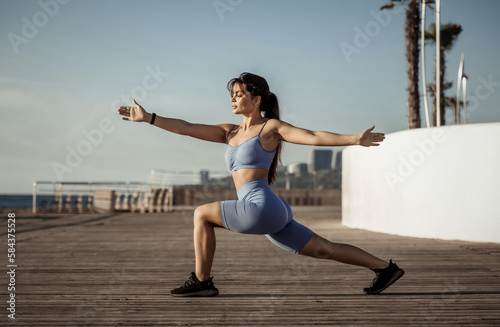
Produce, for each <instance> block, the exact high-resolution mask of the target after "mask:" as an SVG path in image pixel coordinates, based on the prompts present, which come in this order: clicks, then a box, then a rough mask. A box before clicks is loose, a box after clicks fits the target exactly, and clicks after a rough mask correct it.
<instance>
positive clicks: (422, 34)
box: [420, 0, 430, 128]
mask: <svg viewBox="0 0 500 327" xmlns="http://www.w3.org/2000/svg"><path fill="white" fill-rule="evenodd" d="M426 5H427V4H426V2H425V0H423V1H422V23H421V30H420V49H421V53H422V54H421V55H422V84H423V90H422V91H423V93H424V108H425V122H426V123H427V128H429V127H430V122H429V121H430V119H429V104H428V103H427V79H426V77H425V6H426Z"/></svg>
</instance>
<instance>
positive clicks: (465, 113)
mask: <svg viewBox="0 0 500 327" xmlns="http://www.w3.org/2000/svg"><path fill="white" fill-rule="evenodd" d="M462 90H463V95H462V99H463V100H462V101H463V102H464V124H467V75H465V74H464V76H463V77H462Z"/></svg>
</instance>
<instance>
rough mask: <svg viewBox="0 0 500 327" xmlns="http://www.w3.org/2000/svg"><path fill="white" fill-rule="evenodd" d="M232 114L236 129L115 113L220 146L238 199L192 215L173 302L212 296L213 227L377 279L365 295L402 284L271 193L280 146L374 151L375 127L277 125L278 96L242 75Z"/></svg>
mask: <svg viewBox="0 0 500 327" xmlns="http://www.w3.org/2000/svg"><path fill="white" fill-rule="evenodd" d="M227 87H228V90H229V91H230V94H231V103H232V107H233V113H234V114H239V115H242V117H243V121H242V123H241V124H239V125H233V124H220V125H202V124H192V123H189V122H186V121H183V120H179V119H173V118H164V117H159V116H156V114H154V113H153V114H150V113H148V112H146V111H145V110H144V109H143V108H142V107H141V106H140V105H139V104H138V103H137V102H135V100H134V106H133V107H120V108H119V109H118V112H119V114H121V115H123V116H124V117H122V119H124V120H130V121H135V122H149V123H150V124H152V125H155V126H157V127H160V128H162V129H164V130H167V131H169V132H173V133H177V134H181V135H189V136H191V137H195V138H199V139H202V140H205V141H211V142H219V143H226V144H227V150H226V156H225V159H226V163H227V165H228V167H229V169H230V170H231V173H232V177H233V180H234V184H235V186H236V190H237V194H238V199H239V200H234V201H220V202H214V203H209V204H205V205H202V206H200V207H198V208H196V210H195V212H194V247H195V258H196V271H195V272H193V273H191V276H190V278H189V280H188V281H187V282H186V283H185V284H184V285H183V286H181V287H179V288H176V289H173V290H172V291H171V295H172V296H216V295H218V294H219V291H218V289H217V288H215V286H214V284H213V282H212V277H210V271H211V269H212V262H213V258H214V253H215V233H214V228H215V227H222V228H226V229H229V230H232V231H236V232H240V233H250V234H265V235H266V237H267V238H268V239H269V240H271V242H273V243H274V244H276V245H278V246H280V247H281V248H283V249H286V250H288V251H292V252H295V253H298V254H301V255H305V256H310V257H315V258H322V259H331V260H336V261H339V262H343V263H347V264H352V265H358V266H362V267H366V268H369V269H372V270H373V271H374V272H375V274H376V276H375V278H374V280H373V282H372V284H371V286H370V287H368V288H365V289H364V292H365V293H367V294H376V293H380V292H382V291H383V290H385V289H386V288H387V287H389V286H390V285H391V284H392V283H394V282H395V281H396V280H398V279H399V278H400V277H401V276H403V274H404V271H403V270H402V269H400V268H399V267H398V266H397V265H396V264H394V263H392V260H391V261H390V262H386V261H384V260H381V259H379V258H377V257H375V256H373V255H371V254H369V253H367V252H365V251H363V250H361V249H359V248H357V247H354V246H351V245H348V244H338V243H332V242H330V241H328V240H326V239H324V238H322V237H321V236H319V235H317V234H315V233H314V232H312V231H311V230H310V229H308V228H307V227H305V226H303V225H301V224H299V223H297V222H296V221H295V220H293V216H292V210H291V209H290V206H289V205H288V204H287V203H286V202H285V201H283V200H281V199H280V198H279V197H278V196H277V195H276V194H275V193H274V192H273V191H272V190H271V188H270V187H269V184H271V183H272V182H273V181H274V179H275V178H276V168H277V166H278V161H279V157H280V152H281V144H282V142H283V141H285V142H290V143H296V144H306V145H316V146H346V145H362V146H378V145H379V142H382V141H383V140H384V134H382V133H372V131H373V129H374V126H372V127H371V128H369V129H367V130H366V131H364V132H363V133H361V134H360V135H339V134H334V133H329V132H314V131H309V130H306V129H302V128H298V127H294V126H292V125H290V124H287V123H285V122H283V121H280V120H279V106H278V99H277V98H276V95H275V94H274V93H272V92H270V90H269V85H268V84H267V82H266V80H265V79H264V78H262V77H260V76H257V75H255V74H250V73H243V74H241V75H240V76H239V77H238V78H233V79H232V80H230V81H229V83H228V85H227Z"/></svg>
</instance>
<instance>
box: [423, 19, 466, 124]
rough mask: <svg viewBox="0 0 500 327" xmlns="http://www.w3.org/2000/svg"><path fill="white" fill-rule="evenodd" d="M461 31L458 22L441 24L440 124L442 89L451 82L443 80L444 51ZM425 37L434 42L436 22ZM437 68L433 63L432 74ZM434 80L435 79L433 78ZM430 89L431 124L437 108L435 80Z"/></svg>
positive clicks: (447, 86) (442, 101)
mask: <svg viewBox="0 0 500 327" xmlns="http://www.w3.org/2000/svg"><path fill="white" fill-rule="evenodd" d="M460 33H462V26H461V25H459V24H454V23H448V24H446V25H444V26H441V49H440V50H439V56H440V57H441V67H439V76H440V81H441V90H440V93H441V95H440V101H439V102H440V103H439V111H440V113H441V122H440V124H441V125H444V124H445V119H444V108H445V106H447V105H446V103H445V102H446V101H445V96H444V90H445V89H449V88H450V87H451V85H452V84H451V83H449V82H447V83H446V84H445V82H444V74H445V69H446V63H445V52H446V51H449V50H451V48H453V45H454V43H455V41H456V40H457V38H458V36H459V35H460ZM425 39H426V40H429V41H430V42H431V43H434V44H435V43H436V24H431V25H430V26H429V29H428V30H427V31H425ZM437 71H438V68H437V67H436V65H434V76H436V74H437ZM434 80H435V79H434ZM430 91H431V93H432V95H433V97H434V113H433V115H432V116H433V125H434V126H436V125H437V108H438V105H437V104H436V82H434V84H432V85H431V86H430Z"/></svg>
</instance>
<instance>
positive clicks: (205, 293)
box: [170, 288, 219, 297]
mask: <svg viewBox="0 0 500 327" xmlns="http://www.w3.org/2000/svg"><path fill="white" fill-rule="evenodd" d="M170 295H172V296H176V297H211V296H217V295H219V290H218V289H216V288H214V289H211V290H203V291H197V292H189V293H182V294H172V293H170Z"/></svg>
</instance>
